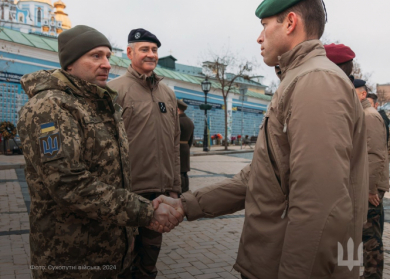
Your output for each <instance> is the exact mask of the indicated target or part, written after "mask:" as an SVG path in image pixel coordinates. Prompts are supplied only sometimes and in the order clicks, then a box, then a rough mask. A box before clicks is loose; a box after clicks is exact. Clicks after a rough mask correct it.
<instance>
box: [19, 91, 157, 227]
mask: <svg viewBox="0 0 400 279" xmlns="http://www.w3.org/2000/svg"><path fill="white" fill-rule="evenodd" d="M59 103H60V102H59V100H57V99H56V98H54V99H49V98H45V99H38V101H37V103H36V104H35V105H34V107H33V108H34V109H33V110H32V112H30V113H32V115H29V116H26V118H25V119H26V121H20V122H19V123H18V124H19V127H18V129H19V132H20V136H21V139H22V143H23V148H24V154H25V156H26V158H27V160H29V161H30V162H31V164H32V165H33V166H34V168H35V170H36V172H37V173H38V175H39V177H40V179H41V181H43V184H44V189H46V191H48V194H49V195H50V196H51V197H52V199H53V200H54V201H55V202H56V203H57V204H58V205H59V207H60V208H64V209H65V210H67V211H70V212H74V213H76V214H78V215H80V216H82V217H84V218H91V219H95V220H98V221H105V222H112V223H113V224H116V225H118V226H146V225H148V224H149V223H150V221H151V219H152V216H153V212H154V209H153V207H152V204H151V202H150V201H148V200H147V199H144V198H142V197H140V196H138V195H136V194H134V193H132V192H129V191H128V190H126V189H122V188H121V189H117V188H115V186H114V185H109V184H105V183H103V182H101V181H100V180H99V179H98V177H97V176H95V175H93V173H91V172H90V171H89V166H88V165H87V162H85V161H84V160H83V156H82V152H83V151H84V150H83V143H82V135H83V131H82V126H81V123H79V121H77V119H76V118H75V117H74V116H72V115H71V114H70V113H69V111H67V110H65V109H63V108H62V107H60V106H59ZM49 120H50V121H54V122H56V123H57V127H56V128H57V129H58V130H56V131H55V132H59V133H60V139H61V142H60V143H59V147H60V151H59V152H58V154H57V155H56V156H55V158H54V160H49V161H46V160H43V159H42V158H41V157H42V154H41V151H40V146H39V140H38V139H39V137H40V136H41V132H40V129H39V128H38V127H40V124H41V123H46V122H48V121H49ZM117 152H118V151H117Z"/></svg>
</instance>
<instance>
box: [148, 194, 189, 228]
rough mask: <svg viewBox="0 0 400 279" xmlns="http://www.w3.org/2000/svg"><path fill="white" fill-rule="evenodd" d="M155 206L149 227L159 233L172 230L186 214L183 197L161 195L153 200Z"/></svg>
mask: <svg viewBox="0 0 400 279" xmlns="http://www.w3.org/2000/svg"><path fill="white" fill-rule="evenodd" d="M153 207H154V215H153V219H152V221H151V223H150V225H148V226H147V228H148V229H150V230H153V231H157V232H159V233H164V232H170V231H171V230H172V229H173V228H175V227H176V226H178V225H179V223H181V222H182V221H183V217H184V216H185V212H184V210H183V205H182V201H181V199H173V198H170V197H166V196H164V195H161V196H159V197H158V198H156V199H154V200H153Z"/></svg>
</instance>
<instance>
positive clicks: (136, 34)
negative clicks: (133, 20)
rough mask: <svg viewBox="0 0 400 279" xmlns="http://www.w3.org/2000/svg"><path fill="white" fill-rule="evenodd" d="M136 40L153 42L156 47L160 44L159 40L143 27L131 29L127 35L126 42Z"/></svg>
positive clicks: (134, 41)
mask: <svg viewBox="0 0 400 279" xmlns="http://www.w3.org/2000/svg"><path fill="white" fill-rule="evenodd" d="M136 42H151V43H155V44H156V45H157V47H160V46H161V43H160V41H159V40H158V39H157V37H156V36H155V35H154V34H153V33H151V32H149V31H147V30H145V29H143V28H138V29H133V30H132V31H131V32H130V33H129V35H128V43H129V44H130V43H136Z"/></svg>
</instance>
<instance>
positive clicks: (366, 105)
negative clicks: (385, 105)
mask: <svg viewBox="0 0 400 279" xmlns="http://www.w3.org/2000/svg"><path fill="white" fill-rule="evenodd" d="M361 105H362V107H363V109H366V108H372V106H371V103H370V102H369V101H368V99H367V98H365V99H364V100H362V101H361Z"/></svg>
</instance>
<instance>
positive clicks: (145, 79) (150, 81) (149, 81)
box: [128, 65, 163, 87]
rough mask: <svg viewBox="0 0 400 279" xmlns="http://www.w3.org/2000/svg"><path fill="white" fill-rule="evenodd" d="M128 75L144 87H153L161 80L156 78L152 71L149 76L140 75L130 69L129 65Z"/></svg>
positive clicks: (158, 77)
mask: <svg viewBox="0 0 400 279" xmlns="http://www.w3.org/2000/svg"><path fill="white" fill-rule="evenodd" d="M128 73H129V74H130V75H132V76H133V77H134V78H135V79H136V80H138V81H139V82H140V83H141V84H142V85H144V86H150V85H153V86H152V87H155V86H157V85H158V83H159V82H160V81H161V80H162V79H163V78H162V77H160V76H158V75H157V74H156V73H155V72H154V71H153V72H152V74H151V76H146V75H145V74H140V73H139V72H138V71H136V70H135V69H134V68H132V65H129V68H128Z"/></svg>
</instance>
